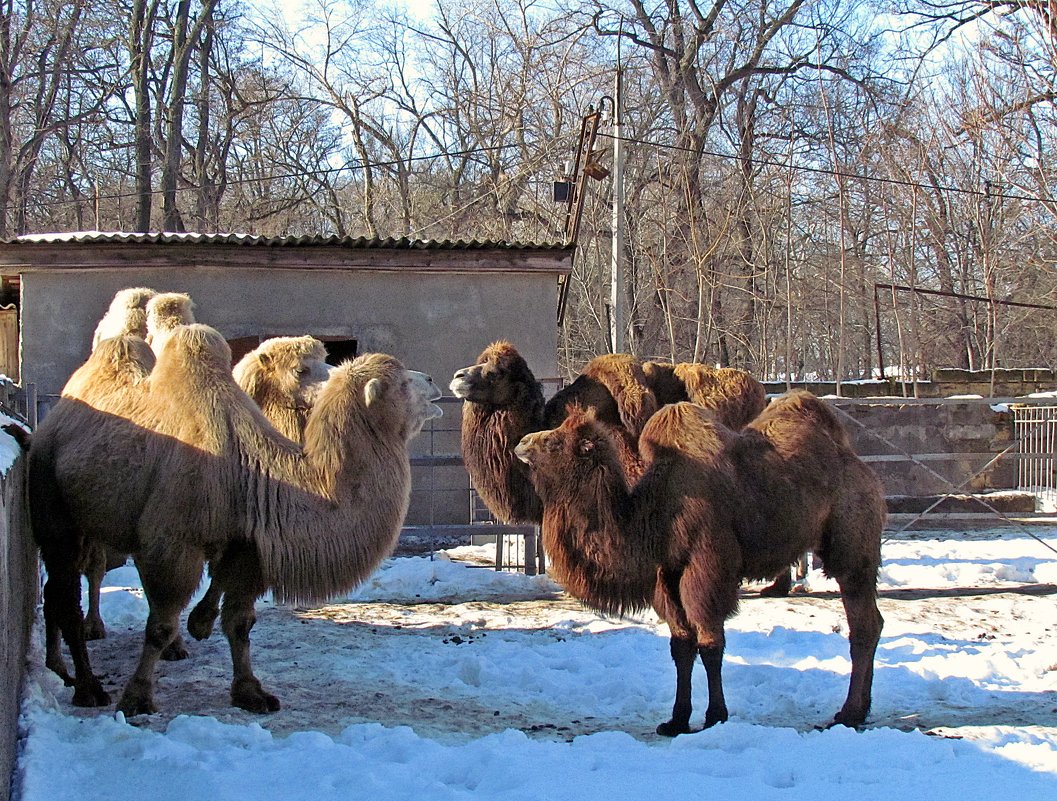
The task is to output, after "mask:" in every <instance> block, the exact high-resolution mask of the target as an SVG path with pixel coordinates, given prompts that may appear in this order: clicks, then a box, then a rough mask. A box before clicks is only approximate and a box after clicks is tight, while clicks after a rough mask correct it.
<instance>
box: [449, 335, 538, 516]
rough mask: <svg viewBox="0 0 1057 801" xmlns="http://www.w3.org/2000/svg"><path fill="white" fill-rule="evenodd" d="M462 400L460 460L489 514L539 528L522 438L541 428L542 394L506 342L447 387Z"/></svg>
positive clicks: (483, 355)
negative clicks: (518, 452)
mask: <svg viewBox="0 0 1057 801" xmlns="http://www.w3.org/2000/svg"><path fill="white" fill-rule="evenodd" d="M449 388H450V389H451V391H452V393H453V394H454V395H455V397H457V398H462V399H463V401H464V403H463V405H462V456H463V461H464V463H465V464H466V470H467V472H468V473H469V474H470V478H471V480H472V481H473V485H474V487H475V489H476V490H477V493H478V494H479V495H480V496H481V499H482V500H483V501H484V502H485V504H487V506H488V509H489V510H490V511H491V512H492V514H493V515H495V516H496V518H498V519H499V520H500V521H502V522H504V523H538V522H539V521H540V519H541V518H542V516H543V507H542V506H541V505H540V501H539V497H538V496H537V495H536V491H535V490H534V489H533V488H532V484H531V482H530V481H529V478H528V471H527V470H526V469H525V466H524V465H523V464H522V463H521V462H520V461H518V459H517V458H516V457H515V456H514V448H515V447H516V446H517V444H518V442H520V441H521V438H522V437H523V436H524V435H525V434H528V433H529V432H532V431H539V430H540V429H541V428H542V427H543V407H544V400H543V388H542V387H541V386H540V384H539V382H538V381H537V380H536V377H535V376H534V375H533V374H532V371H531V370H530V369H529V366H528V364H527V363H526V362H525V360H524V358H522V356H521V354H520V353H518V352H517V350H516V349H515V348H514V346H513V345H511V344H510V343H509V342H495V343H493V344H491V345H489V346H488V347H487V348H485V349H484V352H483V353H481V355H480V356H479V357H478V358H477V362H476V363H475V364H473V365H471V366H470V367H464V368H463V369H461V370H459V371H458V372H456V373H455V376H454V377H453V378H452V381H451V384H450V385H449Z"/></svg>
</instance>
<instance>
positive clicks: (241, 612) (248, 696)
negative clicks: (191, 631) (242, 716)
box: [220, 588, 279, 713]
mask: <svg viewBox="0 0 1057 801" xmlns="http://www.w3.org/2000/svg"><path fill="white" fill-rule="evenodd" d="M255 599H256V594H255V593H253V594H251V593H245V594H244V593H242V592H234V591H232V589H230V588H225V592H224V605H223V607H222V610H221V613H220V626H221V628H222V629H223V630H224V634H225V635H226V636H227V638H228V645H229V646H230V647H231V667H232V674H233V675H232V680H231V703H232V705H234V706H237V707H239V708H240V709H245V710H247V711H248V712H262V713H263V712H277V711H278V710H279V699H278V698H276V697H275V696H274V695H272V694H271V693H269V692H266V691H265V689H264V688H263V687H262V686H261V683H260V681H259V680H258V679H257V677H256V676H254V675H253V666H252V663H251V661H250V630H251V629H252V628H253V624H254V623H256V622H257V614H256V612H254V609H253V604H254V601H255Z"/></svg>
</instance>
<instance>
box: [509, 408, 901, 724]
mask: <svg viewBox="0 0 1057 801" xmlns="http://www.w3.org/2000/svg"><path fill="white" fill-rule="evenodd" d="M837 428H839V424H838V423H837V421H836V418H835V417H834V416H833V413H832V411H830V410H829V408H828V407H827V406H826V405H825V404H824V403H823V402H822V401H820V400H818V399H817V398H815V397H814V396H813V395H810V394H809V393H806V392H793V393H787V394H786V395H785V396H782V397H781V398H779V399H777V400H776V401H774V402H773V403H771V405H770V406H769V407H768V408H767V409H766V410H765V411H764V412H763V413H762V414H761V415H760V416H759V417H758V418H757V419H756V420H755V421H753V422H752V423H750V424H749V426H748V427H747V428H746V429H745V430H744V431H742V432H732V431H730V430H729V429H728V428H726V427H725V426H723V425H722V424H720V423H717V422H716V421H715V420H714V418H713V416H712V415H711V414H710V413H709V412H708V411H706V410H704V409H701V408H700V407H698V406H695V405H692V404H689V403H678V404H675V405H669V406H665V407H664V408H663V409H662V410H661V411H660V412H658V413H657V414H656V415H654V417H653V418H651V419H650V421H649V423H648V424H647V425H646V428H645V429H644V430H643V432H642V437H641V441H640V444H641V450H642V455H643V459H644V461H645V463H646V464H647V470H646V473H645V475H644V476H643V478H642V479H641V480H640V481H639V482H638V483H637V484H636V485H635V486H634V488H633V489H630V490H629V489H628V488H627V486H626V483H625V482H624V480H623V478H622V476H620V475H619V473H620V462H619V459H617V458H616V451H615V450H614V449H613V448H612V447H610V446H609V445H608V444H607V443H606V442H605V437H606V436H607V434H606V432H605V430H604V429H603V428H601V427H599V426H598V425H597V424H596V423H595V422H594V421H592V420H590V419H585V418H583V417H582V416H570V418H569V419H567V420H566V421H565V423H563V424H562V426H560V427H559V428H557V429H555V430H552V431H545V432H540V433H537V434H534V435H530V436H528V437H526V438H525V439H524V440H522V443H521V444H520V445H519V446H518V449H517V450H518V454H519V456H520V457H521V458H522V459H524V460H525V461H526V462H527V463H528V464H529V465H530V468H531V474H532V479H533V482H534V484H535V486H536V487H537V490H538V491H539V494H540V497H541V498H542V500H543V502H544V526H543V539H544V544H545V545H546V547H547V550H548V553H549V554H550V556H551V560H552V564H557V565H558V575H559V576H560V577H561V578H562V579H563V580H564V581H566V582H568V583H567V584H566V586H567V588H568V589H569V590H570V591H571V592H573V594H575V595H577V596H578V597H581V598H582V599H583V600H585V601H586V602H587V603H590V604H591V605H593V606H596V607H598V608H601V609H603V610H607V611H618V612H619V611H624V610H626V609H634V608H637V607H638V606H641V605H644V604H645V603H646V602H647V600H652V603H653V606H654V608H655V609H656V610H657V613H658V614H659V615H660V616H661V617H662V618H663V619H664V620H665V621H666V622H667V623H668V625H669V627H670V629H671V653H672V658H673V660H674V661H675V664H676V674H677V682H676V701H675V704H674V707H673V710H672V717H671V719H670V720H669V721H668V722H666V723H663V724H661V726H660V727H658V731H659V732H660V733H661V734H665V735H675V734H679V733H682V732H685V731H689V719H690V713H691V703H690V687H691V685H690V677H691V672H692V670H693V663H694V661H695V656H696V655H698V654H699V655H700V657H701V660H702V662H703V663H704V665H705V670H706V673H707V677H708V686H709V706H708V710H707V711H706V713H705V725H706V726H711V725H713V724H715V723H717V722H721V721H723V720H726V718H727V708H726V703H725V700H724V698H723V687H722V679H721V675H720V672H721V666H722V658H723V649H724V644H725V638H724V633H723V622H724V620H725V619H726V618H727V617H729V616H730V615H731V614H733V613H734V611H735V610H736V608H737V588H738V583H739V581H740V580H741V579H743V578H763V577H767V576H773V575H774V574H775V572H776V571H777V570H778V569H779V568H780V567H782V566H783V565H785V566H788V565H789V564H790V563H791V562H792V561H793V560H795V559H796V558H797V557H798V556H799V554H801V553H802V552H803V551H805V550H812V551H814V552H815V553H816V554H818V555H819V557H820V558H821V559H822V562H823V567H824V569H825V570H826V572H827V573H828V574H829V575H831V576H833V577H834V578H836V580H837V582H838V584H839V585H840V588H841V595H842V598H843V600H844V605H845V610H846V612H847V615H848V624H849V639H850V641H851V657H852V678H851V683H850V687H849V691H848V697H847V700H846V701H845V703H844V706H843V707H842V709H841V710H840V712H838V713H837V715H836V716H835V718H834V722H835V723H843V724H846V725H849V726H858V725H860V724H862V723H863V722H864V720H865V718H866V714H867V712H868V711H869V708H870V695H871V685H872V681H873V658H874V653H875V650H876V647H877V642H878V639H879V637H880V631H881V626H882V622H883V621H882V619H881V615H880V613H879V612H878V610H877V602H876V580H877V568H878V566H879V564H880V536H881V528H882V526H883V523H884V514H885V511H884V499H883V495H882V492H881V487H880V483H879V481H878V480H877V478H876V477H875V476H874V475H873V473H872V472H871V471H870V469H869V468H868V467H867V466H866V465H865V464H863V462H862V461H860V460H859V459H858V458H857V457H856V456H855V454H854V452H852V451H851V450H850V449H849V448H848V447H847V445H846V442H845V441H844V440H843V439H842V438H841V437H839V436H838V437H835V436H833V435H832V432H833V431H835V430H836V429H837ZM651 566H652V568H653V569H654V570H655V574H654V575H655V577H656V581H655V582H653V583H651V582H650V581H649V580H648V577H649V576H650V567H651ZM651 590H652V592H653V595H652V599H651V596H650V593H651Z"/></svg>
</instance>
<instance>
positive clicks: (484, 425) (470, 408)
mask: <svg viewBox="0 0 1057 801" xmlns="http://www.w3.org/2000/svg"><path fill="white" fill-rule="evenodd" d="M449 388H450V389H451V391H452V393H453V394H454V395H455V396H456V397H457V398H461V399H462V400H463V401H464V402H463V411H462V454H463V461H464V463H465V465H466V470H467V472H468V473H469V474H470V479H471V481H472V482H473V486H474V487H475V489H476V490H477V493H478V494H479V495H480V496H481V499H482V500H484V502H485V504H486V505H487V506H488V509H489V510H490V511H491V512H492V514H494V515H495V516H496V517H497V518H499V519H500V520H502V521H503V522H506V523H539V522H540V520H542V507H541V506H540V502H539V498H538V497H536V492H535V490H534V489H533V487H532V484H531V482H530V481H529V479H528V474H527V473H526V471H525V468H524V466H523V465H522V464H521V463H520V462H519V461H518V460H517V458H515V456H514V448H515V447H516V446H517V444H518V442H520V441H521V438H522V437H523V436H524V435H525V434H528V433H531V432H533V431H539V430H541V429H544V428H549V427H553V426H556V425H558V424H559V423H560V422H561V421H562V420H564V419H565V416H566V415H567V414H568V411H569V409H571V408H583V407H588V408H592V409H594V410H595V412H596V414H597V416H598V419H599V421H601V422H602V423H603V424H605V425H608V426H610V427H611V428H612V430H613V434H614V436H615V437H617V438H618V441H619V442H620V443H621V447H622V452H623V454H624V457H625V458H626V460H627V464H626V465H625V466H626V468H627V469H628V470H629V471H631V472H633V473H634V472H636V470H637V465H638V455H637V450H636V443H637V441H638V433H639V431H641V430H642V426H643V425H645V423H646V420H648V419H649V417H650V415H651V414H653V412H655V411H656V410H657V401H656V399H655V398H654V396H653V392H652V390H650V389H649V387H648V386H647V384H646V377H645V375H644V374H643V372H642V368H641V366H640V365H639V363H638V360H637V359H635V358H634V357H633V356H629V355H627V354H606V355H603V356H599V357H596V358H595V359H592V360H591V361H590V362H588V363H587V365H585V366H584V369H583V372H582V373H581V374H580V375H579V376H578V377H577V378H576V380H575V381H573V382H572V383H571V384H570V385H569V386H567V387H564V388H563V389H561V390H560V391H559V392H558V393H556V394H555V395H554V397H552V398H551V399H550V400H549V401H544V398H543V388H542V387H541V386H540V384H539V382H538V381H536V377H535V376H534V375H533V374H532V370H531V369H530V368H529V366H528V364H527V363H526V362H525V359H524V358H523V357H522V356H521V354H520V353H518V351H517V349H516V348H515V347H514V346H513V345H512V344H510V343H509V342H505V341H498V342H494V343H492V344H491V345H489V346H488V347H487V348H485V349H484V351H483V352H482V353H481V355H480V356H479V357H478V358H477V361H476V362H475V363H474V364H473V365H471V366H469V367H464V368H462V369H460V370H458V371H456V373H455V375H454V377H453V378H452V381H451V384H450V385H449Z"/></svg>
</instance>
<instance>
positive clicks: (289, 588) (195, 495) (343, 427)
mask: <svg viewBox="0 0 1057 801" xmlns="http://www.w3.org/2000/svg"><path fill="white" fill-rule="evenodd" d="M109 342H113V343H115V344H114V346H121V344H122V340H116V341H115V340H110V341H109ZM107 350H108V348H107V345H106V344H103V345H101V346H100V349H99V350H98V351H97V355H98V356H99V360H100V361H101V362H102V363H103V364H104V365H105V364H106V362H107V361H108V360H109V359H110V358H111V357H110V356H108V355H107V353H106V351H107ZM94 359H96V355H93V356H92V357H91V358H90V359H89V362H92V361H93V360H94ZM230 364H231V352H230V349H229V348H228V346H227V343H226V342H225V341H224V339H223V337H222V336H221V335H220V334H219V333H218V332H217V331H215V330H213V329H211V328H209V327H208V326H203V325H186V326H179V327H177V328H175V329H174V330H173V332H172V335H171V337H170V338H169V340H168V342H167V343H166V344H165V347H164V348H163V349H162V352H161V354H160V356H159V358H158V361H157V364H156V365H155V368H154V370H153V372H152V373H151V375H150V378H149V379H148V380H147V381H146V382H145V383H146V386H145V387H144V386H135V387H131V388H129V387H116V388H114V391H113V392H112V393H111V394H110V395H107V396H105V397H103V398H102V399H101V400H99V401H98V402H97V403H94V404H89V403H86V402H84V401H81V400H76V399H72V398H69V399H67V398H63V399H61V400H60V401H59V403H58V404H56V406H55V408H54V409H52V411H51V413H50V414H49V415H48V417H47V418H46V419H45V420H44V422H43V423H42V424H41V426H40V427H39V428H38V429H37V431H36V433H35V435H34V437H33V442H32V445H31V447H30V453H29V457H30V458H29V472H30V475H29V487H30V511H31V515H32V521H33V529H34V536H35V538H36V539H37V543H38V545H39V547H40V550H41V555H42V557H43V559H44V563H45V566H46V568H47V571H48V581H47V583H46V585H45V588H44V618H45V624H46V626H47V627H49V628H54V627H58V629H59V630H61V632H62V636H63V638H64V639H65V640H66V642H67V645H68V646H69V648H70V653H71V656H72V658H73V661H74V671H75V677H74V703H75V704H77V705H80V706H101V705H105V704H107V703H109V696H108V695H107V693H106V692H105V691H104V690H103V688H102V685H101V684H100V682H99V680H98V679H97V678H96V677H95V676H94V675H93V674H92V670H91V664H90V662H89V658H88V651H87V648H86V647H85V641H84V635H83V629H82V627H81V618H80V608H79V607H80V604H79V595H80V585H79V577H78V571H77V565H78V561H79V557H80V549H81V543H82V541H83V540H85V539H87V540H93V539H99V540H102V541H103V542H106V543H107V544H109V545H111V546H113V547H115V548H117V549H118V550H124V551H127V552H130V553H134V554H135V558H136V565H137V567H138V568H139V572H140V577H141V579H142V581H143V588H144V592H145V594H146V597H147V601H148V604H149V607H150V613H149V615H148V619H147V626H146V636H145V638H144V644H143V651H142V654H141V656H140V661H139V664H138V665H137V667H136V670H135V673H134V674H133V676H132V677H131V678H130V679H129V681H128V683H127V684H126V686H125V689H124V692H123V694H122V697H121V699H120V701H119V702H118V709H119V710H120V711H122V712H124V713H125V714H126V715H135V714H139V713H148V712H151V711H153V710H154V709H155V703H154V694H153V674H154V668H155V665H156V663H157V660H158V658H159V655H160V653H161V651H162V650H163V649H164V648H165V647H166V646H167V645H168V644H169V642H171V641H172V639H173V638H174V637H175V636H176V632H177V627H178V624H179V615H180V612H181V610H182V609H183V608H184V607H185V606H186V605H187V602H188V600H189V599H190V597H191V594H192V593H193V591H194V589H195V587H196V586H197V584H198V582H199V580H200V578H201V574H202V568H203V565H204V563H205V561H206V560H209V559H214V558H215V562H214V567H215V569H214V579H215V580H216V581H217V582H218V583H219V584H220V587H221V589H222V591H223V593H224V606H223V610H222V613H221V624H222V628H223V630H224V633H225V635H226V636H227V638H228V641H229V644H230V647H231V655H232V665H233V669H234V678H233V681H232V685H231V699H232V703H233V704H235V705H236V706H239V707H242V708H244V709H248V710H251V711H257V712H267V711H273V710H276V709H278V708H279V701H278V699H277V698H276V697H275V696H274V695H272V694H270V693H268V692H266V691H265V690H264V689H263V688H262V687H261V684H260V682H259V681H258V679H257V678H256V676H254V675H253V671H252V666H251V662H250V651H249V632H250V629H251V628H252V627H253V624H254V622H255V619H256V618H255V614H254V609H253V607H254V600H255V599H256V598H257V597H259V596H260V595H261V594H262V593H263V592H265V591H266V590H268V589H269V588H271V589H272V591H273V594H274V595H275V597H276V598H277V599H278V600H280V601H290V602H315V601H320V600H323V599H326V598H329V597H332V596H334V595H336V594H338V593H343V592H347V591H348V590H349V589H351V588H352V587H355V586H356V585H357V584H359V583H360V582H362V581H363V580H364V579H365V578H366V577H367V576H368V575H369V574H370V573H371V572H372V571H373V570H374V569H375V567H376V566H377V565H378V563H379V562H380V561H381V560H382V559H383V558H384V557H385V556H387V555H388V554H389V553H390V552H391V551H392V548H393V546H394V545H395V544H396V540H397V538H398V536H399V532H400V525H401V522H402V521H403V518H404V514H405V513H406V510H407V505H408V500H409V494H410V474H411V471H410V460H409V456H408V450H407V443H408V440H409V439H410V438H411V437H412V436H414V435H415V434H416V433H417V432H418V431H419V430H421V427H422V425H423V424H424V423H425V422H426V421H427V420H428V419H430V418H432V417H436V416H438V415H439V414H440V409H439V408H438V407H437V406H436V405H435V404H433V403H432V402H431V401H432V400H434V399H436V398H437V397H439V394H440V393H439V391H437V389H436V387H435V386H434V385H433V384H432V383H431V382H430V381H429V379H428V377H427V376H424V375H423V374H421V373H413V372H411V371H408V370H406V369H405V368H404V367H403V366H401V365H400V363H399V362H398V361H397V360H396V359H394V358H392V357H390V356H385V355H382V354H368V355H364V356H361V357H359V358H357V359H355V360H354V361H352V362H349V363H347V364H345V365H343V366H342V367H339V368H338V369H336V370H335V371H334V372H333V373H332V374H331V376H330V378H329V379H328V380H327V383H326V386H325V387H324V388H323V389H322V391H321V392H320V395H319V398H318V401H317V403H316V405H315V407H314V408H313V411H312V413H311V415H310V416H309V419H308V424H307V426H306V428H305V445H304V447H303V448H302V447H299V446H298V445H297V444H296V443H293V442H291V441H290V440H288V439H286V438H285V437H283V436H282V435H281V434H279V433H278V432H277V431H276V430H275V428H274V427H273V426H272V425H271V424H270V423H268V421H267V420H266V419H265V417H264V416H263V414H262V413H261V411H260V410H259V409H258V408H257V406H256V405H255V404H254V403H253V402H252V401H251V400H250V398H249V397H248V396H247V395H246V394H245V392H243V391H242V390H241V389H240V388H239V387H238V385H237V384H236V383H235V380H234V378H233V377H232V375H231V371H230Z"/></svg>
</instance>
